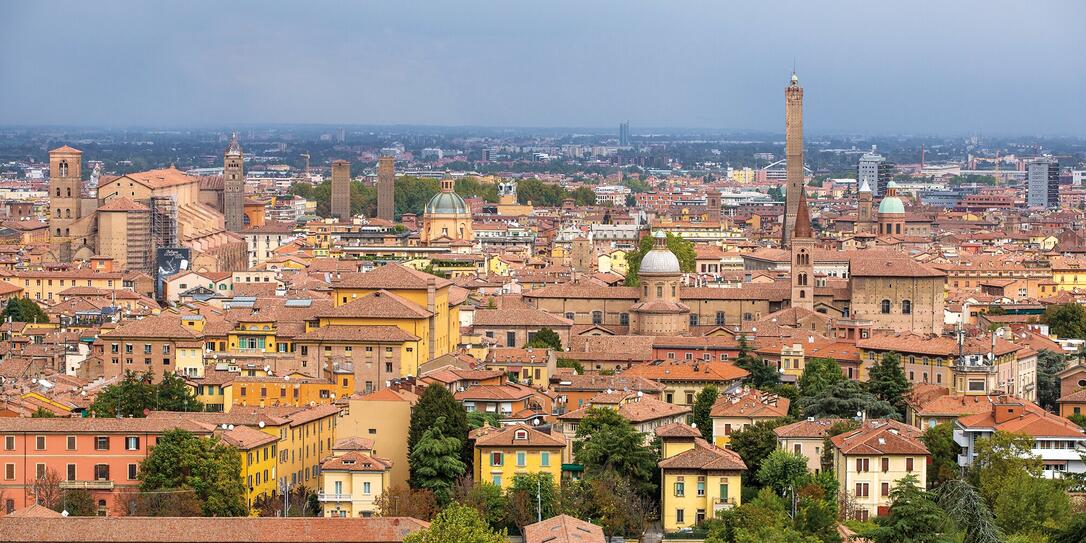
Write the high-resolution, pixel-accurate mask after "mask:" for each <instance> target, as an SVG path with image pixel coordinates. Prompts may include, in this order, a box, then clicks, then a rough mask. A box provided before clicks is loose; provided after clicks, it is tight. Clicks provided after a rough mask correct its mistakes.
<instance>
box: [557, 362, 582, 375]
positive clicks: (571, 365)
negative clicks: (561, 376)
mask: <svg viewBox="0 0 1086 543" xmlns="http://www.w3.org/2000/svg"><path fill="white" fill-rule="evenodd" d="M556 365H557V366H558V367H559V368H573V371H574V373H576V374H577V375H584V366H582V365H581V363H580V362H579V361H577V360H573V359H571V358H559V359H558V363H557V364H556Z"/></svg>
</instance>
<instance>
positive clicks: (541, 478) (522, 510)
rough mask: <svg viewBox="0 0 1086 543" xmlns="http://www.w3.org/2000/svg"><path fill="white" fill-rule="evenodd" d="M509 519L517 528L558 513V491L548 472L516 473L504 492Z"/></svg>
mask: <svg viewBox="0 0 1086 543" xmlns="http://www.w3.org/2000/svg"><path fill="white" fill-rule="evenodd" d="M506 497H507V498H508V506H509V519H510V520H511V521H512V522H513V525H514V526H516V528H517V530H518V531H520V532H521V533H524V527H525V526H527V525H529V524H533V523H535V522H538V521H539V520H545V519H548V518H551V517H553V516H555V515H557V514H558V513H559V509H558V508H559V491H558V486H557V485H555V482H554V478H553V477H551V474H549V473H532V474H523V475H517V476H515V477H514V478H513V484H512V485H511V486H510V487H509V490H508V491H507V492H506Z"/></svg>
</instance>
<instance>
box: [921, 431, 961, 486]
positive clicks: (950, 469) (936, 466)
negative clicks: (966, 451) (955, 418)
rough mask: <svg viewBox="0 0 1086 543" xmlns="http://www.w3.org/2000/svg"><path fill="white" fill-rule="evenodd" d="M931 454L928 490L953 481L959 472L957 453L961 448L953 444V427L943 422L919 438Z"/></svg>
mask: <svg viewBox="0 0 1086 543" xmlns="http://www.w3.org/2000/svg"><path fill="white" fill-rule="evenodd" d="M920 440H921V441H923V442H924V445H925V446H926V447H927V448H928V451H929V452H931V464H929V465H928V488H935V487H937V486H939V485H941V484H943V483H944V482H946V481H949V480H951V479H955V478H957V477H958V475H959V474H960V472H961V468H960V467H958V453H959V452H961V448H960V447H958V444H957V443H954V426H953V424H952V423H950V422H944V423H942V424H938V425H935V426H932V427H931V428H928V429H927V430H925V431H924V435H923V436H921V437H920Z"/></svg>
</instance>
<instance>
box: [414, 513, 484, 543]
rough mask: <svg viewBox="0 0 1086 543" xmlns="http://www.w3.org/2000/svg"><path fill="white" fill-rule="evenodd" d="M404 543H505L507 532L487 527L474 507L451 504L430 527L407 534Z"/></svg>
mask: <svg viewBox="0 0 1086 543" xmlns="http://www.w3.org/2000/svg"><path fill="white" fill-rule="evenodd" d="M403 540H404V543H449V542H451V541H456V542H457V543H505V531H504V530H503V531H496V530H494V529H492V528H491V527H490V526H488V525H487V522H486V519H485V518H483V516H482V515H481V514H479V511H477V510H476V509H475V508H474V507H470V506H467V505H461V504H458V503H453V504H450V505H449V506H448V507H446V508H445V509H444V510H443V511H442V512H440V513H438V515H437V517H436V518H435V519H434V521H433V522H431V523H430V527H429V528H426V529H423V530H420V531H418V532H415V533H411V534H407V536H405V537H404V539H403Z"/></svg>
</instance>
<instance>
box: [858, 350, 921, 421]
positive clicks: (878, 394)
mask: <svg viewBox="0 0 1086 543" xmlns="http://www.w3.org/2000/svg"><path fill="white" fill-rule="evenodd" d="M910 388H911V387H910V385H909V380H908V379H907V378H906V377H905V370H904V369H902V367H901V356H900V355H898V354H897V353H886V354H884V355H882V358H881V359H879V361H878V363H877V364H875V365H874V366H872V367H871V370H870V372H869V373H868V378H867V390H868V391H869V392H871V394H872V395H873V396H875V398H876V399H879V400H882V401H884V402H886V403H888V404H890V405H891V406H893V408H894V415H895V418H896V419H898V420H905V397H906V396H907V395H908V394H909V389H910Z"/></svg>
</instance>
